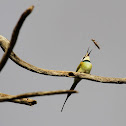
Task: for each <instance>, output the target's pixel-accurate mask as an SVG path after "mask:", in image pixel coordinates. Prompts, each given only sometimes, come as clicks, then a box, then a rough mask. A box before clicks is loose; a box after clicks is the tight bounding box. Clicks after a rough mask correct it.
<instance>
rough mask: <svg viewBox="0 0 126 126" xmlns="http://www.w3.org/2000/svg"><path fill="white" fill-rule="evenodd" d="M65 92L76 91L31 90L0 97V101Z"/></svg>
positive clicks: (72, 91) (73, 91)
mask: <svg viewBox="0 0 126 126" xmlns="http://www.w3.org/2000/svg"><path fill="white" fill-rule="evenodd" d="M66 93H77V91H75V90H58V91H44V92H31V93H25V94H20V95H14V96H11V95H8V96H6V97H2V96H1V97H0V102H3V101H13V100H17V99H19V98H27V97H35V96H46V95H57V94H66Z"/></svg>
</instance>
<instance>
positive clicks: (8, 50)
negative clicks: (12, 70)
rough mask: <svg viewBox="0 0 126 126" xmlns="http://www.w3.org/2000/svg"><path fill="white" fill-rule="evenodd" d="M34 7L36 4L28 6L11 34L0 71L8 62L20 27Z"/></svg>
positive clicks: (0, 63) (0, 62) (0, 64)
mask: <svg viewBox="0 0 126 126" xmlns="http://www.w3.org/2000/svg"><path fill="white" fill-rule="evenodd" d="M33 8H34V6H31V7H30V8H28V9H27V10H26V11H25V12H24V13H23V14H22V15H21V17H20V19H19V21H18V22H17V25H16V26H15V28H14V30H13V33H12V36H11V41H10V44H9V45H8V48H7V49H6V51H5V53H4V55H3V57H2V59H1V61H0V71H1V70H2V69H3V67H4V65H5V64H6V62H7V60H8V57H9V55H10V53H11V51H12V50H13V48H14V46H15V44H16V41H17V38H18V34H19V31H20V28H21V26H22V24H23V22H24V21H25V19H26V17H27V16H28V15H29V14H30V13H31V12H32V10H33Z"/></svg>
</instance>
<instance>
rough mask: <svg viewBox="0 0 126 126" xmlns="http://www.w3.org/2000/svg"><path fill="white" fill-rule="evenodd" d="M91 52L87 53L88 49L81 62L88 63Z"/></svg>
mask: <svg viewBox="0 0 126 126" xmlns="http://www.w3.org/2000/svg"><path fill="white" fill-rule="evenodd" d="M91 51H92V50H90V51H89V48H88V50H87V53H86V55H85V56H84V57H83V58H82V62H84V61H90V57H89V55H90V54H91Z"/></svg>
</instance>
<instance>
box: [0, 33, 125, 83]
mask: <svg viewBox="0 0 126 126" xmlns="http://www.w3.org/2000/svg"><path fill="white" fill-rule="evenodd" d="M8 45H9V41H8V40H7V39H6V38H5V37H3V36H2V35H0V46H1V47H2V49H3V50H4V51H6V49H7V47H8ZM10 58H11V60H12V61H14V62H15V63H16V64H17V65H19V66H21V67H23V68H25V69H27V70H29V71H32V72H35V73H39V74H44V75H50V76H60V77H73V78H75V77H77V78H81V79H87V80H91V81H97V82H102V83H115V84H126V78H111V77H101V76H95V75H90V74H85V73H79V72H73V71H56V70H46V69H42V68H38V67H36V66H33V65H31V64H29V63H27V62H25V61H23V60H22V59H20V58H19V57H18V56H17V55H16V54H15V53H14V52H11V55H10Z"/></svg>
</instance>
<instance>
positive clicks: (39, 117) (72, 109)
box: [0, 0, 126, 126]
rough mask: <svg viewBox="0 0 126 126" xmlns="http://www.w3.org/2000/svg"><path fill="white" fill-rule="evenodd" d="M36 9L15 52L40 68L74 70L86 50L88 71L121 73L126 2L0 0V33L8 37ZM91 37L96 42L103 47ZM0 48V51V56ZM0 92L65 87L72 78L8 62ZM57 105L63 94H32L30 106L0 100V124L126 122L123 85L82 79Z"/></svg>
mask: <svg viewBox="0 0 126 126" xmlns="http://www.w3.org/2000/svg"><path fill="white" fill-rule="evenodd" d="M31 5H34V6H35V8H34V11H33V12H32V13H31V14H30V15H29V17H28V18H27V19H26V21H25V23H24V24H23V27H22V29H21V31H20V35H19V37H18V41H17V44H16V46H15V48H14V52H15V53H16V54H17V55H18V56H19V57H20V58H21V59H23V60H24V61H26V62H28V63H30V64H32V65H34V66H37V67H40V68H44V69H52V70H67V71H75V70H76V68H77V66H78V64H79V63H80V60H81V58H82V57H83V56H84V55H85V53H86V51H87V48H88V47H90V49H93V51H92V53H91V55H90V58H91V62H92V65H93V68H92V71H91V74H92V75H99V76H105V77H121V78H123V77H125V76H126V72H125V64H126V59H125V53H126V50H125V47H126V42H125V41H126V37H125V36H126V7H125V5H126V1H124V0H116V1H115V0H95V1H94V0H53V1H52V0H30V1H26V0H20V1H17V0H11V1H10V0H1V1H0V16H1V18H0V34H1V35H3V36H4V37H6V38H7V39H9V40H10V38H11V33H12V30H13V28H14V26H15V25H16V23H17V21H18V19H19V17H20V15H21V14H22V13H23V12H24V10H26V8H28V7H29V6H31ZM91 39H95V40H96V41H98V44H99V46H100V47H101V50H98V49H97V47H95V46H94V44H93V43H92V41H91ZM2 55H3V51H2V49H0V56H1V57H2ZM0 81H1V82H0V92H2V93H6V94H11V95H16V94H20V93H26V92H34V91H52V90H59V89H69V88H70V87H71V85H72V83H73V78H65V77H53V76H45V75H39V74H36V73H33V72H30V71H28V70H26V69H23V68H21V67H19V66H18V65H16V64H15V63H14V62H12V61H11V60H9V61H8V62H7V64H6V66H5V67H4V69H3V70H2V72H1V76H0ZM76 90H77V91H79V93H78V94H73V95H72V96H71V97H70V98H69V99H68V101H67V103H66V105H65V108H64V111H63V112H62V113H61V112H60V110H61V107H62V105H63V103H64V100H65V98H66V95H56V96H43V97H35V98H33V99H35V100H37V102H38V104H37V105H34V106H32V107H29V106H26V105H21V104H15V103H8V102H4V103H0V112H1V114H0V126H17V125H18V126H22V125H30V126H35V125H37V126H39V125H43V126H51V125H52V126H54V125H55V126H59V125H60V126H77V125H78V126H81V125H85V126H119V125H120V126H125V125H126V119H125V117H126V85H125V84H124V85H117V84H109V83H108V84H104V83H98V82H93V81H89V80H82V81H81V82H80V83H79V84H78V86H77V88H76Z"/></svg>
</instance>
